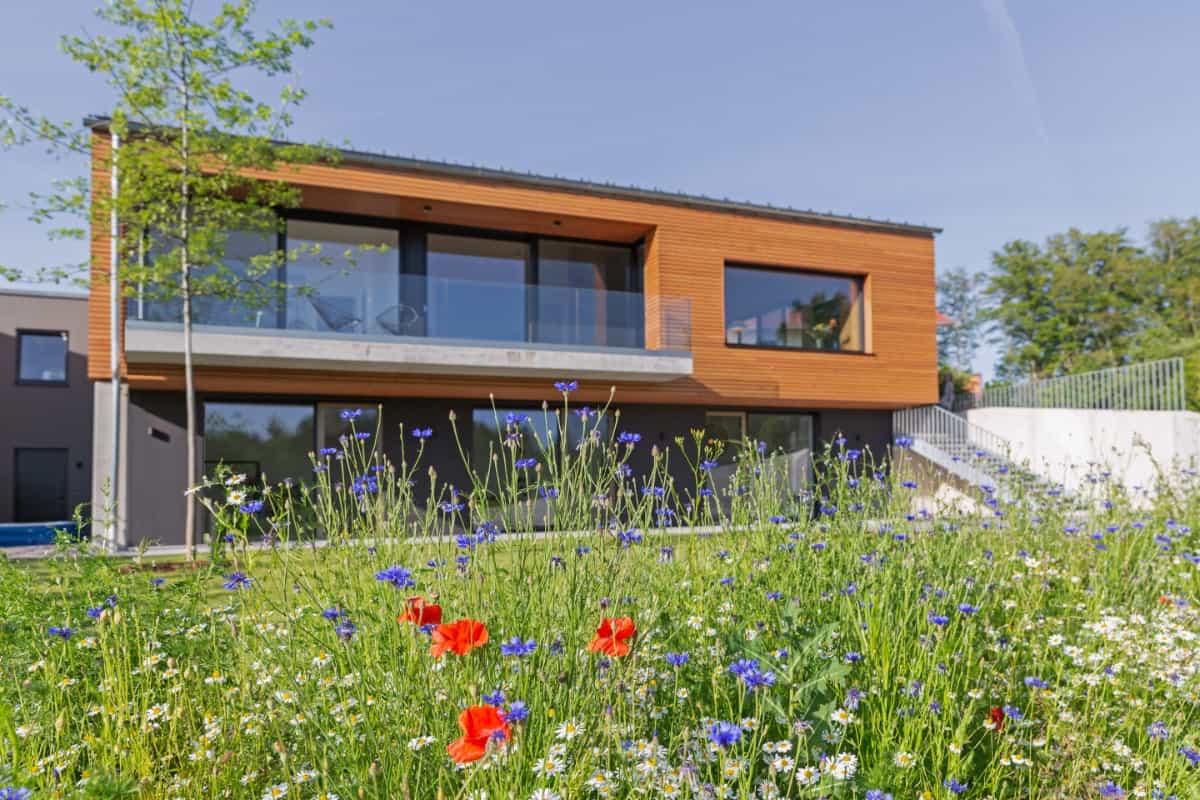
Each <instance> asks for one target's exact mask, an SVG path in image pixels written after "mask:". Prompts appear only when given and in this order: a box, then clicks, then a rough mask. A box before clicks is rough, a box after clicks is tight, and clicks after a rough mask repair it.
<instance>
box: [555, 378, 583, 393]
mask: <svg viewBox="0 0 1200 800" xmlns="http://www.w3.org/2000/svg"><path fill="white" fill-rule="evenodd" d="M554 388H555V389H556V390H557V391H560V392H564V393H566V392H573V391H575V390H576V389H578V388H579V381H555V382H554Z"/></svg>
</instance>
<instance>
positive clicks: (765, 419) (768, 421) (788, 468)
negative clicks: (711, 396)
mask: <svg viewBox="0 0 1200 800" xmlns="http://www.w3.org/2000/svg"><path fill="white" fill-rule="evenodd" d="M746 435H747V436H748V437H749V438H750V440H751V441H754V442H759V443H761V444H760V445H759V446H760V447H764V449H765V453H764V455H766V456H767V457H768V458H769V459H770V460H771V461H772V463H775V464H777V465H778V466H780V467H782V468H783V470H785V472H786V476H787V484H788V487H789V490H790V491H791V492H792V493H793V494H798V493H799V492H800V491H802V490H803V488H804V487H805V486H807V485H808V484H809V483H810V481H811V478H812V446H813V434H812V417H811V416H810V415H808V414H747V415H746Z"/></svg>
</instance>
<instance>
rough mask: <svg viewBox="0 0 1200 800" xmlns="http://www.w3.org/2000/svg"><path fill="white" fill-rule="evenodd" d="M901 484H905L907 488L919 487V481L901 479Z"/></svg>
mask: <svg viewBox="0 0 1200 800" xmlns="http://www.w3.org/2000/svg"><path fill="white" fill-rule="evenodd" d="M900 485H901V486H903V487H904V488H905V489H915V488H917V482H916V481H901V482H900Z"/></svg>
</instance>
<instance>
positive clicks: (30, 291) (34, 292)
mask: <svg viewBox="0 0 1200 800" xmlns="http://www.w3.org/2000/svg"><path fill="white" fill-rule="evenodd" d="M0 295H16V296H20V297H53V298H56V299H58V300H87V299H88V292H87V290H86V289H63V288H57V287H53V286H29V285H27V284H19V283H18V284H3V283H0Z"/></svg>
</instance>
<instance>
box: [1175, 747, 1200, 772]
mask: <svg viewBox="0 0 1200 800" xmlns="http://www.w3.org/2000/svg"><path fill="white" fill-rule="evenodd" d="M1179 755H1181V756H1183V757H1184V758H1186V759H1187V760H1188V761H1190V762H1191V764H1192V766H1193V767H1200V750H1196V749H1194V748H1188V747H1181V748H1179Z"/></svg>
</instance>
